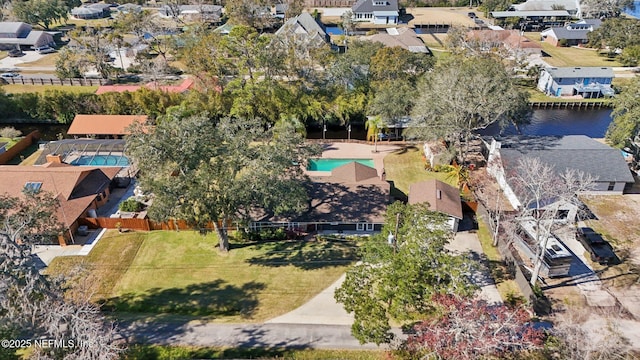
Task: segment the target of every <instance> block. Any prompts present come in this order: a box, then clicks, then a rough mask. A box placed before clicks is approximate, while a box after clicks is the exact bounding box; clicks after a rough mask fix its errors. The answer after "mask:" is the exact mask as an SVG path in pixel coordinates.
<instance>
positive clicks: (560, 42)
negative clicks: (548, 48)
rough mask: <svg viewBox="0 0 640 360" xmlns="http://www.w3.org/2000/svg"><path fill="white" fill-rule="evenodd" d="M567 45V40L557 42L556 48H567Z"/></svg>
mask: <svg viewBox="0 0 640 360" xmlns="http://www.w3.org/2000/svg"><path fill="white" fill-rule="evenodd" d="M568 45H569V40H567V39H560V40H558V46H562V47H567V46H568Z"/></svg>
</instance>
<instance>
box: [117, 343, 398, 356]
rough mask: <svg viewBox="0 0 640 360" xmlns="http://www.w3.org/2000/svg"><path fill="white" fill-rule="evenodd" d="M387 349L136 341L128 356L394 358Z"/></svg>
mask: <svg viewBox="0 0 640 360" xmlns="http://www.w3.org/2000/svg"><path fill="white" fill-rule="evenodd" d="M392 358H393V357H390V356H389V353H388V352H387V351H384V350H321V349H304V350H297V349H277V348H275V349H258V348H213V347H188V346H157V345H134V346H132V347H131V348H130V350H129V351H128V352H127V354H126V355H125V356H124V359H125V360H173V359H293V360H324V359H344V360H383V359H392Z"/></svg>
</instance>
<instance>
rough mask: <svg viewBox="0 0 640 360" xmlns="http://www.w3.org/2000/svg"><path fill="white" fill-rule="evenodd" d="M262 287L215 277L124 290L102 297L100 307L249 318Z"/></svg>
mask: <svg viewBox="0 0 640 360" xmlns="http://www.w3.org/2000/svg"><path fill="white" fill-rule="evenodd" d="M264 288H265V284H264V283H259V282H254V281H252V282H248V283H245V284H244V285H242V286H241V287H237V286H235V285H231V284H226V282H225V281H224V280H216V281H212V282H207V283H201V284H193V285H188V286H186V287H184V288H171V289H159V288H153V289H150V290H148V291H146V292H144V293H141V294H140V293H127V294H124V295H121V296H117V297H113V298H110V299H107V300H105V301H104V304H103V307H102V308H103V310H106V311H117V312H128V313H150V314H175V315H188V316H205V317H213V318H216V317H222V316H238V315H239V316H241V317H242V318H250V317H251V316H252V315H253V313H254V311H255V309H256V308H257V306H258V292H259V291H260V290H263V289H264Z"/></svg>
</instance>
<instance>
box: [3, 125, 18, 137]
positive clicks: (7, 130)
mask: <svg viewBox="0 0 640 360" xmlns="http://www.w3.org/2000/svg"><path fill="white" fill-rule="evenodd" d="M20 135H22V133H21V132H20V130H16V129H15V128H13V127H4V128H2V129H0V137H3V138H9V139H13V138H17V137H18V136H20Z"/></svg>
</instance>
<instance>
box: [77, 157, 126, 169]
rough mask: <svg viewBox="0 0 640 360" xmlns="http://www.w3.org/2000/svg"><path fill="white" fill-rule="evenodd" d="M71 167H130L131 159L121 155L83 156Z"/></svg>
mask: <svg viewBox="0 0 640 360" xmlns="http://www.w3.org/2000/svg"><path fill="white" fill-rule="evenodd" d="M71 165H78V166H129V159H127V158H126V157H124V156H120V155H95V156H94V155H82V156H80V157H79V158H77V159H75V160H73V161H72V162H71Z"/></svg>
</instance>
